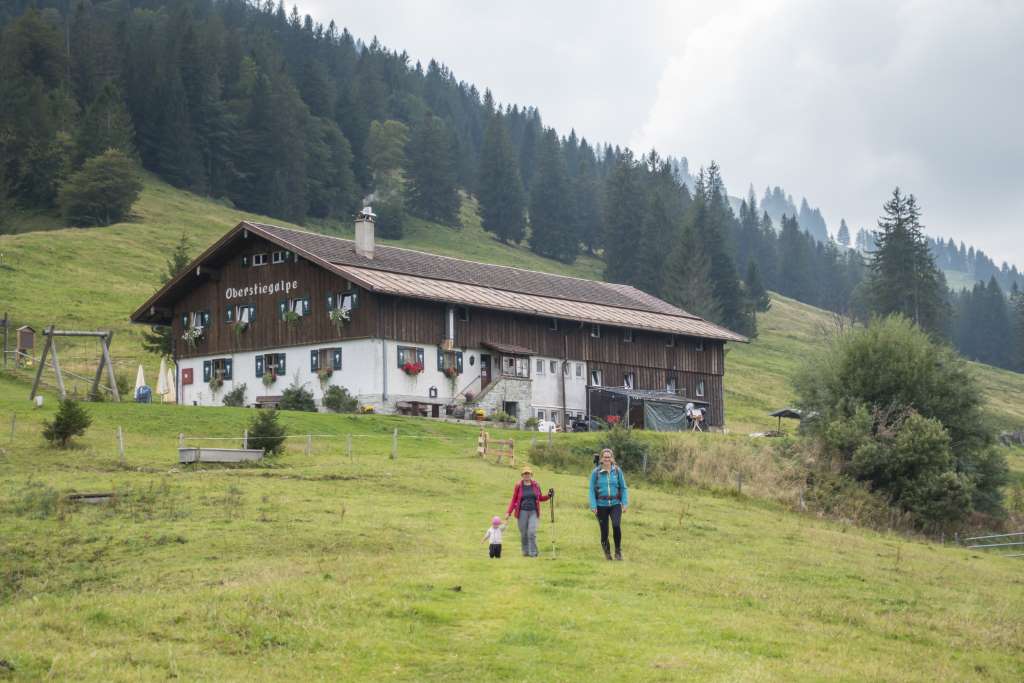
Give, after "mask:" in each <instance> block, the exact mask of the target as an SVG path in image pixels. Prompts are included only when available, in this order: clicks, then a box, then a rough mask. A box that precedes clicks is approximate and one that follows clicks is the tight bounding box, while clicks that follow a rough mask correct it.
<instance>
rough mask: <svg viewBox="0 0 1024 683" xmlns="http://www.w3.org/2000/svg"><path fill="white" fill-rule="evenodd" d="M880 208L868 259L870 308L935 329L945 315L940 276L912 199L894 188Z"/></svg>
mask: <svg viewBox="0 0 1024 683" xmlns="http://www.w3.org/2000/svg"><path fill="white" fill-rule="evenodd" d="M883 210H884V212H885V213H884V215H883V216H882V217H880V218H879V219H878V228H879V233H878V235H877V239H876V242H877V250H876V251H875V252H874V254H873V256H872V259H871V264H870V281H869V287H868V292H869V305H870V310H871V311H872V312H873V313H875V314H877V315H881V316H887V315H891V314H894V313H895V314H901V315H904V316H906V317H907V318H909V319H910V320H912V321H913V322H915V323H916V324H917V325H919V326H920V327H922V328H923V329H925V330H926V331H928V332H931V333H933V334H939V333H941V332H942V330H943V328H944V324H945V318H946V315H947V311H946V300H945V278H944V277H943V276H942V273H941V271H939V269H938V268H936V266H935V262H934V260H933V259H932V256H931V253H930V252H929V250H928V242H927V240H926V239H925V236H924V234H923V232H922V228H921V223H920V214H921V212H920V208H919V207H918V205H917V201H916V200H915V199H914V196H913V195H904V194H903V193H902V192H901V191H900V189H899V188H898V187H897V188H896V189H894V190H893V193H892V196H891V197H890V198H889V200H888V201H886V202H885V204H884V205H883Z"/></svg>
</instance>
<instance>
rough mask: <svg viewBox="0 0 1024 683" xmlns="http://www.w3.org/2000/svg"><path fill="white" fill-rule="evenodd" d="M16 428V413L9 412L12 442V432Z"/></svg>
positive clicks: (12, 439)
mask: <svg viewBox="0 0 1024 683" xmlns="http://www.w3.org/2000/svg"><path fill="white" fill-rule="evenodd" d="M17 428H18V414H17V413H11V443H14V432H15V430H16V429H17Z"/></svg>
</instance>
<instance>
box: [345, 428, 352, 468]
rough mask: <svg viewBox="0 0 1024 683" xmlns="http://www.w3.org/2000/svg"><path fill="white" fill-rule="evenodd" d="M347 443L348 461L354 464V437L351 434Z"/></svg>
mask: <svg viewBox="0 0 1024 683" xmlns="http://www.w3.org/2000/svg"><path fill="white" fill-rule="evenodd" d="M345 441H346V443H347V445H348V461H349V462H352V435H351V434H349V435H348V437H347V438H346V439H345Z"/></svg>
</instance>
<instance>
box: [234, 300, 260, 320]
mask: <svg viewBox="0 0 1024 683" xmlns="http://www.w3.org/2000/svg"><path fill="white" fill-rule="evenodd" d="M253 308H255V306H254V305H253V304H238V305H237V306H235V322H236V323H251V322H252V309H253Z"/></svg>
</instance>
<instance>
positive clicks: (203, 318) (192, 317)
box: [181, 311, 210, 331]
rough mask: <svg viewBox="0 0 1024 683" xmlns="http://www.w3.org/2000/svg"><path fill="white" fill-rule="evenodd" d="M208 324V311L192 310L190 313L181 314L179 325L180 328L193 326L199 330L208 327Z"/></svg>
mask: <svg viewBox="0 0 1024 683" xmlns="http://www.w3.org/2000/svg"><path fill="white" fill-rule="evenodd" d="M209 324H210V312H209V311H192V312H190V313H182V314H181V326H182V328H185V329H187V328H189V327H194V328H196V329H197V330H199V331H202V330H203V329H204V328H206V327H208V326H209Z"/></svg>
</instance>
